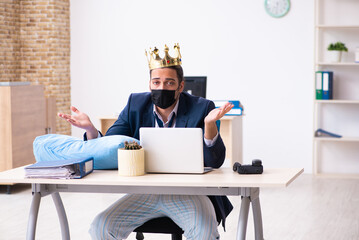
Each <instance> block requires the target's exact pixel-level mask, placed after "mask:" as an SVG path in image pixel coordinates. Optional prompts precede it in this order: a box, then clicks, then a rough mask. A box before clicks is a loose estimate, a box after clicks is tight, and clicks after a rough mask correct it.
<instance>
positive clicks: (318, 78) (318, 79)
mask: <svg viewBox="0 0 359 240" xmlns="http://www.w3.org/2000/svg"><path fill="white" fill-rule="evenodd" d="M322 86H323V83H322V72H321V71H317V72H315V99H318V100H320V99H322V95H323V87H322Z"/></svg>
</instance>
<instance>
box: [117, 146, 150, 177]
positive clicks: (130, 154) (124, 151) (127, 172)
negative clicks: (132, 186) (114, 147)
mask: <svg viewBox="0 0 359 240" xmlns="http://www.w3.org/2000/svg"><path fill="white" fill-rule="evenodd" d="M144 174H145V152H144V150H143V148H142V147H141V146H140V145H138V144H137V143H136V142H132V143H128V142H125V148H119V149H118V175H120V176H141V175H144Z"/></svg>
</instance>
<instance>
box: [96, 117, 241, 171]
mask: <svg viewBox="0 0 359 240" xmlns="http://www.w3.org/2000/svg"><path fill="white" fill-rule="evenodd" d="M242 119H243V116H224V117H222V118H221V127H220V133H221V137H222V139H223V142H224V144H225V146H226V163H225V164H226V165H228V167H231V166H233V164H234V163H235V162H239V163H241V164H242V163H243V162H242V157H243V152H242V146H243V145H242V136H243V135H242ZM116 120H117V118H114V117H103V118H100V125H101V132H102V133H103V134H105V133H106V132H107V130H108V129H109V127H111V126H112V124H113V123H114V122H115V121H116Z"/></svg>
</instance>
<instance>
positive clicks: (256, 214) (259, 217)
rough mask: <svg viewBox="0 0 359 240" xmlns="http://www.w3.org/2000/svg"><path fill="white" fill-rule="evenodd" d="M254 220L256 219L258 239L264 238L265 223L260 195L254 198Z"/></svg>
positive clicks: (256, 235) (255, 232) (255, 231)
mask: <svg viewBox="0 0 359 240" xmlns="http://www.w3.org/2000/svg"><path fill="white" fill-rule="evenodd" d="M252 210H253V221H254V234H255V239H256V240H263V223H262V212H261V205H260V203H259V197H258V198H256V199H254V200H252Z"/></svg>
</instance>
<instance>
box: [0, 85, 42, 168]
mask: <svg viewBox="0 0 359 240" xmlns="http://www.w3.org/2000/svg"><path fill="white" fill-rule="evenodd" d="M45 129H46V102H45V97H44V87H43V86H40V85H15V86H6V85H1V84H0V132H1V134H0V171H4V170H8V169H11V168H16V167H20V166H23V165H26V164H30V163H34V162H35V158H34V154H33V151H32V149H33V148H32V143H33V141H34V139H35V137H36V136H39V135H43V134H45Z"/></svg>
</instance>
